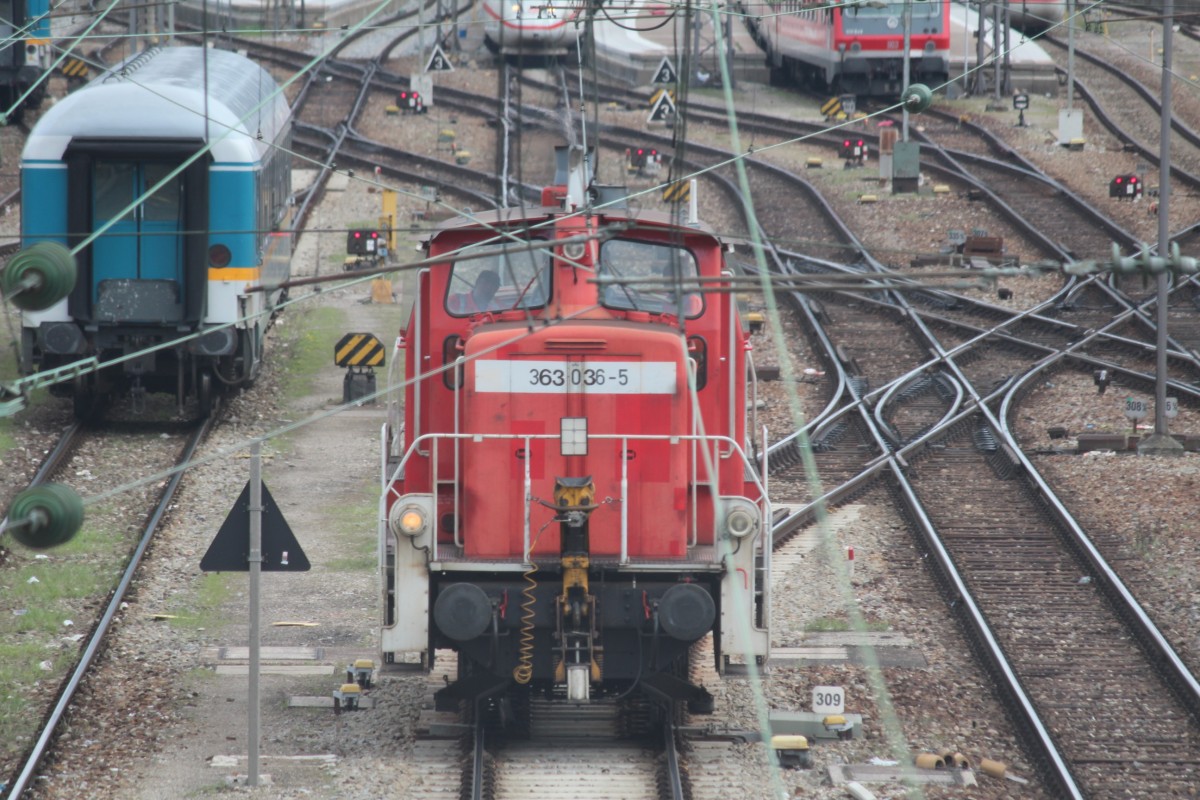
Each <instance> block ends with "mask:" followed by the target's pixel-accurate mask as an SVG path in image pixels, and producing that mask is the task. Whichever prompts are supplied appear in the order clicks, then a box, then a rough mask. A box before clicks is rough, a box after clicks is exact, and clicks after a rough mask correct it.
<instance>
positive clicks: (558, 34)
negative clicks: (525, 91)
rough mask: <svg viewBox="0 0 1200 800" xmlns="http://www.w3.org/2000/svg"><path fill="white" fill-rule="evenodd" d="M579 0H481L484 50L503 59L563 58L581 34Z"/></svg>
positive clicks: (580, 6) (580, 5) (580, 7)
mask: <svg viewBox="0 0 1200 800" xmlns="http://www.w3.org/2000/svg"><path fill="white" fill-rule="evenodd" d="M581 10H582V4H581V3H580V2H579V0H560V2H555V0H484V3H483V12H484V28H483V29H484V36H485V39H486V42H487V45H488V47H490V48H491V49H492V50H494V51H496V52H498V53H500V54H501V55H505V56H517V55H531V56H556V55H565V54H566V53H567V52H568V51H569V50H571V49H572V48H574V47H575V45H576V44H577V43H578V41H579V34H580V33H581V31H582V19H581V18H580V12H581Z"/></svg>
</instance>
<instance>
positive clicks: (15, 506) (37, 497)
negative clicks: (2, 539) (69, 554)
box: [8, 483, 83, 550]
mask: <svg viewBox="0 0 1200 800" xmlns="http://www.w3.org/2000/svg"><path fill="white" fill-rule="evenodd" d="M82 526H83V498H81V497H80V496H79V495H78V494H76V493H75V490H74V489H72V488H71V487H69V486H63V485H62V484H61V483H44V484H42V485H41V486H34V487H33V488H32V489H26V490H25V491H23V492H21V493H20V494H19V495H17V497H16V499H15V500H13V502H12V505H11V506H9V509H8V527H9V530H10V531H12V535H13V538H14V539H16V540H17V541H18V542H20V543H21V544H23V545H25V546H26V547H32V548H33V549H35V550H42V549H45V548H47V547H54V546H55V545H58V544H62V543H63V542H66V541H69V540H70V539H71V538H72V537H74V536H75V534H76V533H78V532H79V529H80V527H82Z"/></svg>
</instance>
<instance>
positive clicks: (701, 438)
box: [388, 433, 771, 564]
mask: <svg viewBox="0 0 1200 800" xmlns="http://www.w3.org/2000/svg"><path fill="white" fill-rule="evenodd" d="M464 439H469V440H471V441H472V442H473V443H479V442H483V441H485V440H504V441H522V442H524V444H525V452H526V453H528V452H530V446H529V445H530V442H531V441H532V440H534V439H540V440H543V441H552V440H560V441H561V439H562V436H561V435H560V434H555V433H530V434H517V433H426V434H422V435H421V436H418V437H416V438H414V439H413V441H412V442H410V443H409V445H408V447H407V449H406V451H405V453H404V456H403V457H402V458H401V459H400V462H399V463H398V464H397V465H396V467H395V469H394V470H393V471H392V474H391V477H390V478H389V480H388V482H389V483H394V482H395V481H396V480H397V477H398V476H399V475H400V474H401V473H402V472H403V471H404V468H405V466H407V464H408V461H409V459H410V458H412V457H413V456H414V455H418V454H419V455H421V456H423V457H427V456H429V455H432V459H433V465H432V469H431V472H430V475H431V486H432V489H433V491H432V493H433V495H434V496H435V497H436V495H437V475H438V451H439V448H438V447H437V446H436V444H437V442H438V441H451V442H454V443H455V450H456V452H457V447H458V444H457V443H458V442H459V441H461V440H464ZM587 440H588V441H589V442H591V441H620V442H621V444H622V448H624V447H625V445H626V444H627V443H628V442H629V441H630V440H633V441H645V442H654V441H659V442H668V443H669V444H680V443H683V442H692V443H696V444H709V445H728V448H729V449H728V450H727V451H725V452H726V453H727V454H726V455H722V458H728V457H731V456H733V455H735V454H736V455H737V456H738V457H740V458H741V461H742V464H743V465H746V466H749V467H752V466H753V464H754V462H753V461H751V460H750V459H749V458H748V457H747V455H746V451H745V449H744V448H743V447H742V446H741V445H740V444H738V443H737V442H736V441H734V440H733V439H732V438H730V437H728V436H713V435H704V434H680V435H677V436H676V435H669V434H621V433H596V434H588V435H587ZM423 444H424V445H430V444H432V446H430V447H429V449H428V450H419V448H420V446H421V445H423ZM456 461H457V459H456ZM524 462H525V475H524V490H525V501H524V509H525V510H524V521H523V527H524V533H523V542H524V552H523V553H522V557H523V558H524V563H526V564H529V563H530V561H529V555H530V550H531V540H530V511H531V501H532V499H533V495H532V487H533V481H532V477H531V475H530V459H528V458H526V459H524ZM627 463H628V462H627V461H626V460H625V459H622V462H621V464H622V468H621V489H620V491H621V560H620V563H621V564H628V563H629V518H628V511H627V508H628V504H627V503H626V502H625V496H626V495H627V493H628V490H629V480H628V474H627V472H626V465H627ZM694 466H695V464H694V463H693V468H694ZM457 470H458V465H457V463H456V464H455V476H456V479H457V474H458V473H457ZM744 473H745V475H748V476H749V478H750V482H751V483H752V484H753V485H754V487H755V489H756V490H757V492H758V497H757V498H755V499H754V502H755V505H757V506H758V507H759V509H760V510H761V511H762V514H763V519H764V520H765V522H764V528H763V532H764V535H767V534H769V532H770V531H769V528H768V527H767V526H768V525H769V524H770V518H771V503H770V500H769V499H768V497H767V490H766V486H765V485H764V484H763V482H762V479H761V478H760V476H759V475H758V473H757V472H756V471H755V470H754V469H747V470H744ZM743 480H745V477H743ZM455 484H456V486H457V480H456V481H455ZM394 491H395V490H393V492H394ZM719 498H720V495H719V493H715V494H714V501H716V500H719ZM457 502H458V501H457V500H456V501H455V508H454V513H455V519H456V520H458V519H461V517H460V516H459V509H458V505H457ZM694 524H695V515H694V514H693V525H694ZM455 528H456V529H455V532H454V535H455V546H457V547H461V546H462V544H461V543H460V542H459V540H458V530H457V528H458V525H457V524H456V525H455ZM430 560H431V561H437V560H438V541H437V537H436V536H435V537H433V543H432V547H431V549H430Z"/></svg>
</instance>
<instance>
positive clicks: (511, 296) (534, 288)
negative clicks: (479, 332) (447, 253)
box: [446, 242, 550, 317]
mask: <svg viewBox="0 0 1200 800" xmlns="http://www.w3.org/2000/svg"><path fill="white" fill-rule="evenodd" d="M475 249H479V250H487V251H489V252H488V255H479V256H472V255H471V250H472V248H466V249H464V251H463V254H462V255H460V256H459V258H458V260H456V261H455V262H454V266H453V268H452V269H451V271H450V281H449V283H448V285H447V288H446V313H448V314H450V315H451V316H454V317H469V316H471V315H472V314H478V313H481V312H484V311H511V310H514V309H516V310H521V309H532V308H540V307H541V306H544V305H545V304H546V299H547V298H548V297H549V296H550V254H549V252H548V251H546V250H530V249H528V247H527V246H526V245H525V244H523V243H520V242H511V243H508V244H505V245H503V246H500V245H496V244H490V245H481V246H479V247H478V248H475ZM497 251H499V252H497Z"/></svg>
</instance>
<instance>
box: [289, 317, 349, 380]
mask: <svg viewBox="0 0 1200 800" xmlns="http://www.w3.org/2000/svg"><path fill="white" fill-rule="evenodd" d="M293 308H295V307H293ZM288 325H289V331H290V332H292V333H293V334H295V332H296V331H299V334H298V335H296V338H295V339H293V340H292V345H291V348H290V352H289V353H288V354H287V358H286V359H283V360H281V363H282V364H284V370H285V371H284V374H283V375H282V376H281V383H282V385H283V396H282V399H283V401H284V402H294V401H296V400H298V399H300V398H302V397H305V396H307V395H308V394H309V392H310V391H311V389H312V385H313V381H314V379H315V378H316V376H317V374H318V373H319V372H320V371H321V370H323V369H327V368H329V366H330V364H331V362H332V353H333V346H334V345H335V344H336V343H337V341H338V339H340V338H342V336H344V335H345V334H346V315H345V313H344V312H342V311H341V310H339V309H336V308H329V307H327V306H322V307H320V308H311V309H306V310H304V311H302V312H300V313H299V314H296V313H295V312H294V311H293V313H292V314H289V315H288Z"/></svg>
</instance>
